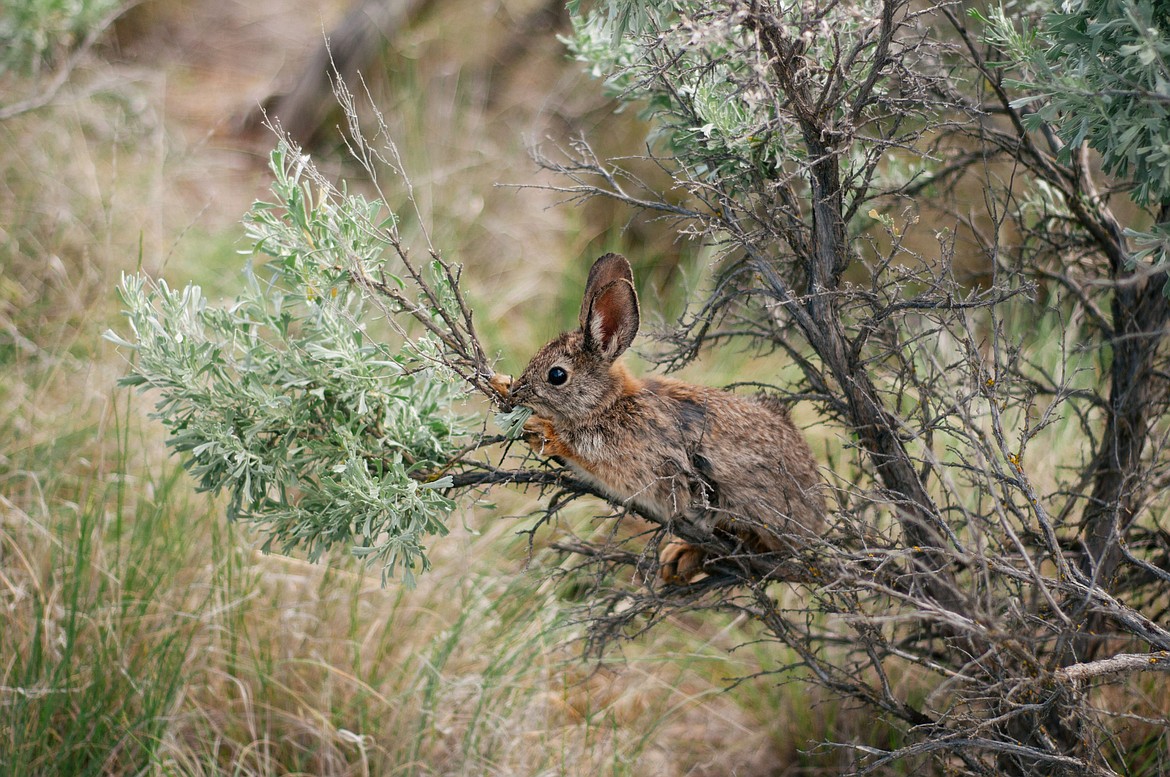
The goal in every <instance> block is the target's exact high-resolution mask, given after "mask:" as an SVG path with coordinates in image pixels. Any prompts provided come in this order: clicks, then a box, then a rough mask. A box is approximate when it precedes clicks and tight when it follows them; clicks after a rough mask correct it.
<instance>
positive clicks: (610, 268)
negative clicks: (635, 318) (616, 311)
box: [578, 254, 638, 329]
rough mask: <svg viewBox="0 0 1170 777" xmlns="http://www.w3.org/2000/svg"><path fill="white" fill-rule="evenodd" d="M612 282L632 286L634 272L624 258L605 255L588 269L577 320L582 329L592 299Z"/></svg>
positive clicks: (591, 304)
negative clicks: (621, 282) (625, 283)
mask: <svg viewBox="0 0 1170 777" xmlns="http://www.w3.org/2000/svg"><path fill="white" fill-rule="evenodd" d="M614 281H627V282H628V283H629V284H630V286H633V285H634V272H633V270H631V269H630V263H629V262H628V261H626V257H624V256H622V255H621V254H606V255H605V256H603V257H601V258H600V259H598V260H597V261H596V262H594V263H593V266H592V267H590V268H589V280H587V281H586V282H585V295H584V297H583V298H582V299H581V315H580V317H579V319H578V320H579V322H580V324H581V328H582V329H585V328H586V322H587V321H588V319H589V309H590V308H591V307H593V298H594V297H596V296H597V293H598V292H600V291H601V290H602V289H603V288H605V287H606V286H608V285H609V284H611V283H613V282H614ZM635 301H636V300H635ZM637 307H638V306H637V305H636V304H635V305H634V308H635V309H637Z"/></svg>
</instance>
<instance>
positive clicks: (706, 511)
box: [565, 368, 825, 550]
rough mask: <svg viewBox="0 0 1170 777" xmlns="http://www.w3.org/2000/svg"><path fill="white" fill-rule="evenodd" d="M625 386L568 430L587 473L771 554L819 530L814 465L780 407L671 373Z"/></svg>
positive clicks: (657, 513) (636, 500)
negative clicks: (748, 539)
mask: <svg viewBox="0 0 1170 777" xmlns="http://www.w3.org/2000/svg"><path fill="white" fill-rule="evenodd" d="M619 369H620V368H619ZM623 382H624V384H625V386H626V391H625V392H624V393H623V395H622V396H621V397H620V398H619V399H618V401H617V402H616V403H614V405H613V406H612V407H610V408H609V409H608V411H607V412H606V413H605V414H603V415H601V416H599V417H598V418H597V419H596V420H595V421H594V422H593V423H583V424H579V425H577V426H576V427H575V428H573V429H570V430H566V431H567V434H566V440H565V441H566V442H567V443H568V445H569V447H570V448H571V449H572V450H573V451H574V455H573V456H572V457H571V458H570V463H571V464H573V465H574V467H575V469H577V470H578V471H579V472H580V473H581V474H583V475H586V476H588V477H589V478H590V479H592V480H593V481H595V482H596V483H597V484H599V485H601V486H602V487H603V488H604V489H606V490H607V491H609V492H610V493H612V494H613V495H614V496H615V497H617V498H619V499H621V500H624V501H629V502H632V506H634V507H636V508H638V509H640V510H641V511H643V512H648V513H650V514H651V515H652V516H653V517H656V518H658V519H659V520H663V521H665V520H668V519H670V518H672V517H674V516H677V515H680V514H689V515H691V516H694V517H696V518H699V519H700V520H702V522H703V523H704V524H706V525H705V528H707V529H708V530H711V529H714V528H723V529H732V530H734V531H735V532H736V533H737V534H740V535H741V536H748V535H750V536H753V537H756V538H758V539H759V540H760V541H761V542H762V544H763V545H764V546H765V548H766V549H768V550H782V549H784V548H785V547H787V544H786V542H785V537H791V536H793V535H795V536H805V537H807V536H810V535H812V534H815V533H817V532H819V530H820V528H821V525H822V523H823V515H824V512H825V507H824V500H823V497H822V495H821V493H820V479H819V476H818V473H817V469H816V464H815V462H814V460H813V457H812V453H811V451H810V450H809V447H808V444H807V443H806V442H805V440H804V438H803V436H802V435H801V434H800V432H799V430H797V429H796V427H795V426H794V425H793V423H792V421H791V420H790V419H789V417H788V414H787V412H786V411H784V409H783V408H782V407H781V406H779V404H778V403H776V402H773V401H769V400H768V399H766V398H763V397H754V396H741V395H736V394H732V393H729V392H727V391H723V390H720V389H714V388H707V387H703V386H694V385H691V384H687V383H683V382H681V381H677V380H672V379H668V378H647V379H645V380H641V381H639V380H637V379H632V378H629V377H628V376H626V377H624V380H623Z"/></svg>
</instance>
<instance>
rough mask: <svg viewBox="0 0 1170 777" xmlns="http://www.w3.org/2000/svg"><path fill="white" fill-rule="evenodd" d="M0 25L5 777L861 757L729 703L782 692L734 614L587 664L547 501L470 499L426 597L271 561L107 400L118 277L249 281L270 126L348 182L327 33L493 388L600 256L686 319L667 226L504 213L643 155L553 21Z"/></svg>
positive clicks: (537, 205) (37, 11)
mask: <svg viewBox="0 0 1170 777" xmlns="http://www.w3.org/2000/svg"><path fill="white" fill-rule="evenodd" d="M0 8H2V10H0V14H2V17H0V50H2V51H3V52H4V53H3V54H0V67H2V68H3V72H2V73H0V269H2V275H0V376H2V377H0V773H3V774H5V775H33V774H35V775H47V774H62V775H84V774H115V775H124V774H125V775H130V774H135V775H137V774H184V775H187V774H194V775H204V774H206V775H211V774H238V775H260V774H264V775H268V774H290V773H293V774H314V775H325V774H330V775H333V774H336V775H351V774H352V775H369V774H374V775H397V774H403V775H406V774H469V775H489V774H490V775H538V774H539V775H545V774H548V775H560V774H564V775H593V774H615V775H659V774H661V775H682V774H691V775H728V774H738V775H780V774H801V775H806V774H837V773H838V772H839V769H840V767H841V765H842V764H843V763H845V762H846V761H844V760H841V761H840V762H839V761H838V758H837V754H836V752H835V751H832V750H828V751H826V750H816V751H807V750H805V749H804V748H805V747H806V743H807V742H809V741H812V740H816V739H822V738H823V739H828V740H835V741H840V740H848V741H854V740H859V739H867V738H869V739H872V737H873V736H875V733H874V731H873V730H872V728H873V722H872V720H869V719H866V717H865V716H863V715H861V714H855V713H852V712H851V711H850V710H849V709H847V708H843V707H841V706H840V705H839V704H838V703H836V702H826V701H822V700H820V699H818V698H816V697H815V694H814V693H811V692H810V691H809V690H808V688H806V687H802V686H800V685H795V684H787V683H785V682H784V680H785V679H786V678H788V677H789V676H785V675H779V676H775V677H773V678H771V679H763V680H753V681H751V682H747V683H743V684H740V685H735V686H733V687H732V684H731V678H737V677H744V676H749V675H752V674H754V673H757V672H759V671H761V669H765V668H768V669H772V668H774V667H775V666H776V665H777V662H779V663H783V656H779V657H778V656H777V655H776V650H775V648H774V647H771V648H769V650H770V653H769V655H768V656H767V663H765V657H764V656H763V655H762V654H757V653H756V651H755V650H754V649H753V646H752V644H751V642H750V640H751V630H750V628H746V627H745V624H743V623H741V622H739V621H735V620H731V619H727V620H719V619H718V618H712V617H710V616H704V617H703V618H701V619H700V618H694V619H687V618H686V617H680V618H677V619H676V620H675V622H674V623H673V624H672V625H671V627H670V628H661V629H658V630H656V631H654V632H652V633H651V634H648V635H645V636H643V637H641V638H640V639H639V640H637V641H635V642H632V643H630V644H628V645H626V646H625V648H624V650H623V651H622V652H620V653H616V652H615V653H613V654H611V655H609V656H608V657H607V658H606V659H604V660H600V661H599V660H596V659H588V660H586V659H583V658H582V646H581V643H580V642H579V641H578V638H579V637H580V636H581V634H580V632H579V630H577V629H576V628H575V627H574V626H573V624H572V623H571V621H570V619H568V618H567V617H566V613H567V612H568V608H569V607H570V606H571V605H572V597H573V591H572V589H571V587H566V586H565V585H560V584H554V583H553V582H551V581H550V580H549V578H548V576H547V574H546V572H547V569H548V567H549V566H552V565H556V564H557V563H559V560H558V558H557V557H556V556H555V555H554V554H552V553H550V552H549V551H547V550H546V548H547V542H548V541H549V538H550V537H551V536H552V535H553V533H555V528H554V529H548V530H543V531H542V532H541V533H538V534H537V535H536V542H535V544H534V545H533V547H532V548H530V547H529V545H528V540H527V537H526V536H523V535H518V534H517V532H518V531H520V530H522V529H525V528H528V526H529V525H530V523H531V521H525V519H524V516H525V515H526V514H527V513H528V512H529V511H531V510H532V509H533V507H534V505H535V501H534V500H535V495H525V494H513V495H508V494H503V495H501V494H493V496H494V497H497V496H498V497H500V498H501V499H504V500H507V501H504V502H501V503H500V504H499V505H498V507H497V509H494V510H492V509H488V507H487V506H482V505H481V506H478V507H476V506H469V508H468V510H467V511H466V512H465V514H464V516H463V518H462V521H461V522H455V524H454V525H453V526H452V527H451V528H452V534H451V536H449V537H447V538H445V539H444V540H442V541H440V542H437V543H435V547H434V548H432V549H431V553H430V555H431V558H432V560H433V561H434V563H435V568H434V569H433V570H432V571H431V572H430V573H429V574H427V575H424V576H423V577H422V578H421V579H420V583H419V586H418V588H417V589H416V590H413V591H407V590H405V589H403V588H401V587H400V586H398V585H395V584H390V585H388V586H387V587H384V588H383V587H382V586H381V584H380V579H379V575H378V573H377V570H366V569H364V568H363V567H362V566H361V565H360V564H359V563H357V562H356V561H354V560H353V559H350V558H348V557H346V556H345V555H344V554H341V553H339V554H336V555H335V556H333V557H331V558H330V559H328V561H327V562H325V563H320V564H316V565H313V564H308V563H306V562H304V561H303V560H300V559H297V558H287V557H282V556H277V555H264V554H262V553H261V552H260V551H259V549H258V548H259V545H260V541H259V540H258V539H257V537H256V536H255V535H254V534H252V533H251V532H249V531H248V530H247V529H246V528H244V527H240V526H234V525H232V524H230V523H228V522H227V520H226V519H225V517H224V512H223V507H222V505H220V504H217V503H216V502H215V501H214V500H212V499H209V498H207V497H206V496H204V495H200V494H196V493H194V489H193V486H192V483H191V481H190V480H189V479H188V478H187V477H186V476H185V474H184V473H183V472H182V470H181V468H180V466H179V463H178V462H177V461H175V460H174V459H171V458H168V456H167V451H166V448H165V446H164V444H163V443H164V441H163V432H162V429H161V427H160V426H159V425H157V424H156V423H153V422H152V421H151V420H150V419H149V414H150V412H151V410H152V406H151V402H152V400H151V398H150V397H149V396H146V397H139V396H135V395H131V394H130V393H128V392H127V391H125V390H121V389H117V388H115V383H116V381H117V379H118V378H119V377H120V376H121V375H123V374H124V373H125V371H126V363H125V359H126V358H127V355H126V354H124V353H119V352H117V350H116V349H115V348H114V347H113V346H112V345H110V344H109V343H107V342H105V341H103V340H102V339H101V334H102V333H103V332H104V331H105V330H106V329H107V328H110V327H114V328H118V327H119V326H121V325H122V324H121V322H120V316H119V306H118V302H117V299H116V297H115V294H114V288H115V286H116V284H117V282H118V279H119V277H120V275H121V274H122V273H124V272H132V271H135V270H137V269H143V270H145V271H147V272H148V273H149V274H151V275H152V276H155V277H160V278H163V279H165V280H166V281H167V282H168V283H170V284H171V285H172V286H181V285H183V284H184V283H187V282H195V283H198V284H200V285H202V286H203V288H204V291H205V294H206V296H208V297H210V298H211V299H212V300H217V299H220V298H226V299H230V298H231V297H232V296H233V295H234V293H235V290H236V289H237V288H238V286H239V284H240V282H241V277H242V276H241V269H242V267H243V266H244V263H245V262H246V261H247V257H246V256H243V255H241V251H243V252H245V253H246V252H247V249H248V248H249V246H248V245H247V244H246V243H245V242H244V240H243V229H242V228H241V227H240V224H239V220H240V218H241V216H242V215H243V214H244V213H245V212H246V210H247V209H248V207H249V206H250V205H251V203H252V202H253V201H254V200H256V199H257V198H263V197H264V196H265V192H266V189H267V186H268V182H269V173H268V170H267V167H266V162H267V157H268V152H269V151H270V150H271V148H272V147H273V145H274V144H275V136H274V135H273V134H272V132H271V131H270V130H268V129H267V128H266V127H265V126H264V123H265V117H267V118H268V119H269V120H276V121H278V122H279V123H280V124H281V125H282V126H284V127H285V128H286V129H288V131H289V132H290V133H291V134H293V136H294V138H295V139H296V140H298V141H299V142H301V143H302V144H304V146H305V148H306V150H308V151H309V152H310V153H312V154H313V155H314V157H315V158H316V159H317V161H318V163H319V164H320V165H321V166H322V168H323V169H327V170H329V171H330V172H331V174H332V175H334V176H335V177H336V178H337V179H338V180H347V181H349V182H350V185H351V187H353V188H360V187H361V186H362V185H363V182H362V180H361V172H360V170H358V169H357V168H356V167H355V166H352V165H349V164H348V163H347V161H346V154H345V149H344V144H343V142H342V137H341V134H340V133H339V131H338V130H337V125H338V123H339V121H340V119H341V116H340V113H339V112H337V111H334V110H330V109H329V108H328V106H329V105H331V99H332V98H331V97H330V96H329V95H328V91H327V84H326V85H325V91H324V92H322V91H321V88H322V82H321V80H320V79H319V78H315V75H314V74H315V73H318V72H319V71H320V64H321V63H322V62H323V61H327V59H328V56H327V55H326V53H325V48H324V41H325V39H326V37H327V36H328V38H329V39H330V40H331V41H332V43H331V52H332V57H333V61H334V63H335V64H336V65H337V67H338V69H339V70H341V71H343V72H344V73H346V74H347V75H350V76H351V77H350V83H351V87H352V88H354V89H355V91H358V92H359V94H363V95H364V94H366V93H368V98H369V100H368V102H369V104H370V105H371V106H374V107H376V109H377V110H378V111H379V112H381V114H382V115H383V116H384V117H385V119H386V121H387V124H388V126H389V128H390V131H391V134H392V137H393V140H394V141H395V143H396V144H397V145H398V147H399V150H400V152H401V156H402V160H403V163H404V166H405V168H406V170H405V172H406V173H407V174H408V175H409V177H410V180H411V182H412V183H413V187H414V193H415V196H416V198H417V200H418V202H419V204H420V206H421V211H422V213H421V222H420V223H418V224H409V223H408V224H405V225H404V230H405V231H406V233H407V234H409V235H412V236H413V237H414V238H416V239H418V238H419V237H420V233H421V229H422V228H423V227H425V228H426V229H428V230H429V231H430V234H431V237H432V239H433V241H434V243H435V245H436V246H437V247H439V248H440V249H441V250H442V251H443V253H444V255H446V256H448V257H450V258H454V259H456V260H457V261H459V262H462V263H463V264H464V265H465V267H466V270H467V276H466V277H467V278H468V282H467V283H466V286H467V288H468V290H469V292H470V293H471V295H472V298H473V302H474V303H475V307H476V310H477V315H478V316H479V321H480V322H481V325H482V326H483V327H484V337H485V340H486V341H487V343H488V344H489V346H490V347H491V348H492V349H493V350H494V351H496V352H497V353H498V354H499V355H500V358H501V369H502V370H503V371H506V372H514V371H516V370H518V369H519V368H521V367H522V366H523V364H524V363H525V361H526V360H527V357H528V356H529V355H530V354H531V352H532V350H533V349H534V348H535V347H537V346H538V345H539V344H540V343H542V342H543V341H545V340H546V339H547V338H548V337H549V336H551V335H553V334H555V333H556V332H558V331H560V330H562V329H564V328H566V327H567V326H569V325H570V324H571V323H572V322H573V321H574V320H575V318H576V311H577V306H578V304H579V299H580V297H579V294H580V289H581V285H582V282H583V279H584V276H585V274H586V271H587V269H588V266H589V263H590V262H591V261H592V259H593V258H594V257H596V256H597V255H599V254H601V253H604V252H605V251H609V250H620V251H622V252H624V253H627V254H628V255H630V256H631V258H632V259H633V260H634V262H635V265H636V266H637V268H638V275H639V282H640V286H641V291H642V294H643V299H644V307H645V308H646V310H645V312H644V316H645V317H646V318H647V319H649V320H650V321H651V323H652V322H653V321H654V320H655V319H662V318H669V317H671V316H673V315H674V314H675V313H677V311H678V310H679V308H680V306H681V303H682V300H683V299H684V298H685V296H686V292H687V290H688V289H689V288H691V287H693V285H694V284H696V283H698V282H699V278H700V276H701V274H702V269H703V261H702V256H701V255H699V253H698V251H697V249H696V247H695V246H692V245H690V244H688V243H686V242H685V241H682V240H680V238H678V236H677V235H676V233H675V230H674V227H673V225H672V224H670V223H665V222H656V221H653V220H648V219H645V218H643V217H642V216H640V215H638V214H635V213H631V212H629V211H628V210H624V209H621V208H618V207H616V206H614V205H613V204H610V203H605V202H598V201H594V202H588V203H568V204H566V203H563V202H562V200H563V199H564V196H563V195H561V194H558V193H556V192H552V191H548V190H544V189H539V188H536V189H533V188H518V187H517V186H516V185H519V186H520V187H527V186H532V185H540V184H547V183H549V181H548V180H547V179H545V178H543V177H542V174H541V173H540V171H539V170H538V167H537V165H536V164H535V163H534V162H533V161H532V158H531V149H532V148H533V147H536V146H542V147H543V148H544V149H545V150H546V152H549V153H555V149H556V148H557V147H558V146H563V145H565V144H567V143H569V142H571V140H572V139H573V138H574V137H577V136H580V135H584V136H586V137H588V138H589V139H590V140H591V142H593V143H594V144H595V147H596V148H597V150H598V151H599V153H603V154H611V155H637V154H639V153H641V152H642V151H643V150H644V148H645V137H646V128H645V127H644V126H642V125H641V123H640V122H639V121H638V119H637V118H636V117H635V116H632V115H629V114H628V113H620V112H615V104H614V103H611V102H610V101H609V100H608V99H607V98H606V97H605V95H604V93H603V90H602V88H601V85H600V84H599V83H598V82H597V81H595V80H593V79H591V78H590V77H589V74H588V73H585V72H583V70H582V67H581V66H580V65H579V64H577V63H575V62H573V61H571V60H570V59H569V57H568V55H567V52H566V49H565V47H564V46H563V44H562V43H561V42H560V41H559V40H558V38H557V34H558V32H562V31H563V30H564V27H565V25H566V23H567V21H566V18H565V16H564V14H563V8H562V7H561V6H560V5H558V4H557V3H551V4H550V3H547V2H543V0H530V1H523V0H504V1H502V2H501V1H499V0H429V1H428V0H413V1H411V0H383V1H382V2H377V3H371V2H364V3H363V2H360V0H351V2H322V3H287V2H274V0H249V1H248V2H243V1H242V0H201V1H196V0H147V1H145V2H141V3H135V4H131V5H125V4H119V3H117V2H110V1H109V0H74V1H73V2H61V1H60V0H28V1H27V2H5V3H4V4H3V6H0ZM322 57H325V59H322ZM314 63H316V65H315V64H314ZM359 71H360V73H361V74H362V77H361V78H360V79H358V78H357V77H356V76H354V74H356V73H357V72H359ZM644 172H645V174H646V175H647V176H649V177H653V176H654V175H655V171H654V170H653V169H646V170H645V171H644ZM398 185H401V184H398ZM399 191H400V192H401V190H399ZM743 361H745V359H744V358H743V357H740V356H737V355H736V354H723V355H721V356H720V357H719V358H718V359H715V360H708V361H707V362H705V363H703V364H701V365H699V366H698V367H695V368H694V371H693V372H691V373H689V374H688V375H687V377H690V378H692V379H695V380H699V381H707V382H712V383H723V382H727V381H729V380H732V379H734V378H735V377H738V376H740V372H739V371H738V370H737V368H736V366H735V365H736V363H737V362H743ZM776 366H777V365H776V364H774V363H773V364H770V365H762V366H761V365H760V364H759V363H758V362H757V363H755V366H754V367H753V369H756V370H761V369H766V370H771V371H775V368H776ZM816 434H817V433H815V432H814V433H813V437H814V447H816V446H817V445H818V444H820V445H822V446H823V444H824V443H823V442H822V443H818V441H817V440H816ZM582 520H588V511H587V510H586V513H585V515H584V516H583V518H582ZM598 526H599V530H601V531H607V530H608V525H606V524H598ZM737 645H743V646H742V647H739V648H738V649H736V650H731V648H732V647H734V646H737ZM862 732H864V734H863V733H862ZM879 735H880V734H879Z"/></svg>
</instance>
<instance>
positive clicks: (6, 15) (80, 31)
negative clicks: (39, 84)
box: [0, 0, 121, 73]
mask: <svg viewBox="0 0 1170 777" xmlns="http://www.w3.org/2000/svg"><path fill="white" fill-rule="evenodd" d="M120 5H121V2H120V0H4V2H3V5H0V71H4V70H16V71H19V72H32V73H35V72H37V71H38V70H40V69H41V68H42V67H43V66H44V65H46V64H52V63H53V61H54V60H55V59H56V58H58V57H60V56H61V55H62V54H63V53H65V52H68V51H70V50H71V49H73V48H74V47H75V46H76V45H77V44H78V43H80V42H81V40H82V39H83V38H85V36H86V35H87V34H88V33H89V32H90V31H91V30H92V29H93V28H94V27H95V25H97V24H99V23H100V22H101V21H102V20H103V19H105V18H106V17H107V16H108V15H109V14H110V13H112V12H113V11H114V10H115V9H117V8H118V7H119V6H120Z"/></svg>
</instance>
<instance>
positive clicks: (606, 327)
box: [581, 278, 638, 361]
mask: <svg viewBox="0 0 1170 777" xmlns="http://www.w3.org/2000/svg"><path fill="white" fill-rule="evenodd" d="M584 318H585V325H584V326H583V327H582V328H581V331H582V333H583V334H584V335H585V348H586V350H589V351H593V352H594V353H597V354H598V355H599V356H601V357H602V358H603V359H605V360H607V361H613V360H614V359H616V358H617V357H619V356H621V355H622V352H623V351H625V350H626V349H627V348H629V347H630V343H632V342H634V337H635V335H637V334H638V294H637V292H635V291H634V284H632V283H630V282H629V281H628V280H626V279H624V278H621V279H618V280H616V281H612V282H611V283H608V284H606V285H605V286H603V287H602V288H600V289H598V290H597V293H596V294H594V295H593V298H592V300H591V302H590V303H589V311H588V312H587V313H586V315H585V317H584Z"/></svg>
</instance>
